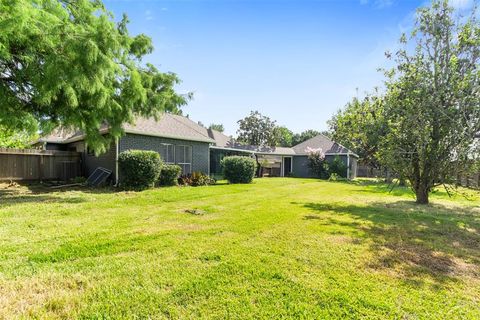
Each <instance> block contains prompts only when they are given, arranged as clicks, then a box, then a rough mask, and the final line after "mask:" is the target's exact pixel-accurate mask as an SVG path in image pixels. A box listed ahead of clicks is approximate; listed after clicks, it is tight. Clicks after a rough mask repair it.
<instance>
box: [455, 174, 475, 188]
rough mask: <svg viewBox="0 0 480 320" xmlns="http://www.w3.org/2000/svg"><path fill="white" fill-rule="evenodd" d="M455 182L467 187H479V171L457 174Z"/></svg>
mask: <svg viewBox="0 0 480 320" xmlns="http://www.w3.org/2000/svg"><path fill="white" fill-rule="evenodd" d="M457 184H459V185H461V186H464V187H467V188H474V189H480V172H479V173H471V174H463V175H462V174H459V175H458V176H457Z"/></svg>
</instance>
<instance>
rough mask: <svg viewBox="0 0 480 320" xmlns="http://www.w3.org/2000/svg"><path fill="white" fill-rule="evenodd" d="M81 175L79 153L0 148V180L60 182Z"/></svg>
mask: <svg viewBox="0 0 480 320" xmlns="http://www.w3.org/2000/svg"><path fill="white" fill-rule="evenodd" d="M81 175H82V166H81V153H79V152H70V151H56V150H37V149H7V148H0V180H62V181H67V180H69V179H72V178H75V177H78V176H81Z"/></svg>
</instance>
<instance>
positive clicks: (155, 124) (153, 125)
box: [124, 113, 214, 142]
mask: <svg viewBox="0 0 480 320" xmlns="http://www.w3.org/2000/svg"><path fill="white" fill-rule="evenodd" d="M124 129H125V132H127V133H137V134H144V135H153V136H161V137H167V138H176V139H184V140H193V141H204V142H214V140H213V139H212V138H210V136H209V135H208V129H206V128H204V127H202V126H201V125H199V124H198V123H196V122H194V121H192V120H190V119H188V118H186V117H182V116H178V115H173V114H168V113H165V114H163V115H162V116H161V118H160V119H159V120H158V121H155V119H153V118H148V119H147V118H137V120H136V121H135V124H134V125H131V124H125V125H124Z"/></svg>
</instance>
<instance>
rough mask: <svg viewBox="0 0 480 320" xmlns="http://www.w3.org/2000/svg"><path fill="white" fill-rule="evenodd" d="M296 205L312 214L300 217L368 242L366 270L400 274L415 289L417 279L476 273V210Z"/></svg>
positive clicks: (479, 269)
mask: <svg viewBox="0 0 480 320" xmlns="http://www.w3.org/2000/svg"><path fill="white" fill-rule="evenodd" d="M297 204H298V203H297ZM299 205H302V206H303V207H306V208H308V209H311V210H312V211H313V212H315V213H316V214H315V215H307V216H305V217H304V219H306V220H320V219H322V220H324V223H327V224H336V225H341V226H343V227H347V228H350V229H351V230H356V231H357V232H358V233H357V235H358V236H359V237H363V238H365V239H367V240H368V243H369V249H370V250H371V251H372V252H373V255H372V257H373V258H372V260H371V261H369V262H368V263H367V265H366V267H369V268H374V269H395V270H401V272H399V274H400V277H401V278H402V279H403V280H404V281H406V282H408V283H410V284H414V285H421V284H422V283H423V281H424V277H422V275H428V276H430V277H431V278H432V279H434V280H435V281H436V282H437V283H442V282H445V281H451V280H455V277H456V276H458V275H467V276H471V277H478V276H479V275H480V211H479V210H478V209H474V208H457V207H455V208H453V209H452V208H448V207H445V206H443V205H439V204H432V205H429V206H425V207H418V206H416V205H415V204H414V203H413V202H410V201H398V202H394V203H379V202H377V203H368V204H366V205H365V206H362V205H351V204H342V203H339V204H335V203H334V204H332V203H303V204H299ZM332 212H333V213H334V214H335V215H333V216H332V214H331V213H332ZM322 214H325V215H322ZM315 216H316V217H318V218H314V217H315ZM352 220H353V221H352Z"/></svg>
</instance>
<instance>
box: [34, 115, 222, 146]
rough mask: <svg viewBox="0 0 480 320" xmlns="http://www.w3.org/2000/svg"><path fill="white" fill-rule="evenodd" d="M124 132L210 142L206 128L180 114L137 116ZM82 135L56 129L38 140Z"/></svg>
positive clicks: (53, 140)
mask: <svg viewBox="0 0 480 320" xmlns="http://www.w3.org/2000/svg"><path fill="white" fill-rule="evenodd" d="M123 128H124V130H125V132H127V133H134V134H143V135H151V136H159V137H165V138H173V139H183V140H192V141H203V142H211V143H213V142H214V140H213V139H212V138H210V136H209V134H208V130H207V129H206V128H204V127H202V126H201V125H199V124H198V123H196V122H194V121H192V120H190V119H188V118H186V117H182V116H178V115H173V114H168V113H165V114H163V115H162V116H161V117H160V118H159V119H158V121H155V119H154V118H148V119H147V118H142V117H139V118H137V119H136V120H135V123H134V124H125V125H124V126H123ZM101 130H105V131H107V130H108V126H103V127H102V129H101ZM83 137H84V133H83V132H82V131H74V130H69V129H61V128H60V129H56V130H55V131H54V132H52V133H51V134H50V135H48V136H45V137H42V138H40V139H39V140H38V141H39V142H51V143H68V142H71V141H73V140H81V139H82V138H83Z"/></svg>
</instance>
